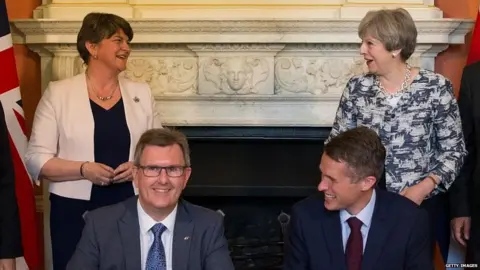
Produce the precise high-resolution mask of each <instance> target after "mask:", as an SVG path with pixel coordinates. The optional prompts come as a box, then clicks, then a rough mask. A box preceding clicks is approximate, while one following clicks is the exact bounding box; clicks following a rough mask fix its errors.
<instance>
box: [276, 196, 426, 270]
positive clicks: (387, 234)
mask: <svg viewBox="0 0 480 270" xmlns="http://www.w3.org/2000/svg"><path fill="white" fill-rule="evenodd" d="M376 193H377V199H376V202H375V208H374V211H373V215H372V222H371V227H370V230H369V232H368V236H367V243H366V246H365V250H364V254H363V261H362V270H385V269H389V270H397V269H398V270H400V269H402V270H433V269H434V267H433V256H432V247H431V244H430V243H431V242H430V241H429V238H430V231H429V221H428V214H427V212H426V211H425V210H424V209H420V208H419V207H418V206H417V205H416V204H415V203H413V202H412V201H410V200H409V199H407V198H405V197H403V196H400V195H398V194H395V193H391V192H387V191H383V190H380V189H377V190H376ZM323 203H324V197H323V193H319V194H318V195H315V196H312V197H309V198H306V199H304V200H302V201H300V202H298V203H297V204H295V205H294V207H293V209H292V216H291V220H290V225H289V229H288V230H287V233H288V235H287V241H286V247H285V252H286V253H285V259H284V270H307V269H308V270H331V269H335V270H347V267H346V260H345V259H346V258H345V252H344V248H343V241H342V231H341V224H340V216H339V211H329V210H327V209H325V207H324V204H323Z"/></svg>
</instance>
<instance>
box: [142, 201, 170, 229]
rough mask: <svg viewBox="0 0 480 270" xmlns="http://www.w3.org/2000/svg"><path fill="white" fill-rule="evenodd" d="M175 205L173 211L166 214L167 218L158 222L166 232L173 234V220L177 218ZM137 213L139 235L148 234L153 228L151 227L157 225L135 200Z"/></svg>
mask: <svg viewBox="0 0 480 270" xmlns="http://www.w3.org/2000/svg"><path fill="white" fill-rule="evenodd" d="M177 207H178V203H177V205H175V208H174V209H173V211H172V212H171V213H170V214H168V216H167V217H166V218H165V219H164V220H162V221H160V222H161V223H162V224H163V226H165V227H167V231H169V232H171V233H173V228H174V227H175V219H176V217H177ZM137 212H138V223H139V225H140V233H141V234H148V232H149V231H150V229H151V228H152V227H153V225H155V224H157V223H159V222H157V221H155V220H154V219H153V218H152V217H150V216H149V215H148V214H147V213H146V212H145V210H143V207H142V205H141V204H140V200H138V199H137Z"/></svg>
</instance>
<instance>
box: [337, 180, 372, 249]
mask: <svg viewBox="0 0 480 270" xmlns="http://www.w3.org/2000/svg"><path fill="white" fill-rule="evenodd" d="M376 197H377V195H376V193H375V189H374V190H373V192H372V197H371V198H370V201H369V202H368V204H367V205H366V206H365V207H364V208H363V209H362V211H360V212H359V213H358V214H357V215H355V217H357V218H358V219H360V221H362V223H363V225H362V228H361V229H360V231H361V232H362V238H363V251H365V246H366V244H367V237H368V231H369V230H370V226H371V224H372V215H373V209H374V208H375V200H376ZM350 217H353V215H350V214H349V213H348V212H347V210H345V209H342V210H340V224H341V225H342V240H343V250H344V251H345V248H346V246H347V241H348V236H350V226H348V222H347V220H348V219H349V218H350Z"/></svg>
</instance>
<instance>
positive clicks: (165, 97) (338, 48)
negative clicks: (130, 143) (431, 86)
mask: <svg viewBox="0 0 480 270" xmlns="http://www.w3.org/2000/svg"><path fill="white" fill-rule="evenodd" d="M97 2H98V3H97ZM225 3H228V4H225ZM398 6H401V7H404V8H406V9H407V10H409V12H410V13H411V14H412V16H413V17H414V18H415V20H416V23H417V27H418V31H419V35H418V47H417V49H416V52H415V54H414V55H413V57H412V59H411V64H412V65H416V66H422V67H425V68H428V69H432V70H433V69H434V61H435V56H436V55H437V54H438V53H439V52H441V51H443V50H444V49H446V48H447V47H448V46H449V45H450V44H461V43H464V37H465V34H466V33H467V32H468V31H470V29H471V27H472V25H473V22H472V21H470V20H462V19H444V18H443V15H442V11H441V10H439V9H438V8H436V7H434V0H257V1H253V0H228V1H227V0H224V1H222V0H209V1H207V0H204V1H200V0H101V1H95V0H44V1H43V5H42V6H40V7H38V8H37V9H36V10H35V12H34V17H35V18H34V19H30V20H14V21H11V26H12V33H13V39H14V43H15V44H26V45H27V46H28V47H29V48H30V49H31V50H33V51H35V52H36V53H38V54H39V55H40V56H41V66H42V89H45V87H46V85H47V84H48V82H49V81H51V80H59V79H63V78H66V77H68V76H72V75H75V74H78V73H79V72H81V71H82V70H83V68H84V67H83V66H82V63H81V61H80V58H79V57H78V55H77V51H76V49H75V41H76V34H77V31H78V29H79V27H80V24H81V19H82V18H83V16H84V15H85V14H86V13H87V12H90V11H92V10H95V11H105V12H112V13H116V14H119V15H121V16H123V17H125V18H128V19H129V21H130V22H131V25H132V27H133V29H134V31H135V37H134V40H133V42H132V49H133V52H132V54H131V57H130V60H129V63H128V68H127V70H126V72H124V73H123V74H122V76H127V77H128V78H131V79H134V80H138V81H144V82H148V83H149V84H150V86H151V88H152V91H153V94H154V96H155V98H156V99H157V106H158V110H159V112H160V114H161V117H162V120H163V123H164V124H165V125H204V126H212V125H219V126H231V125H235V126H237V125H241V126H291V125H295V126H330V125H331V123H332V121H333V117H334V113H335V110H336V108H337V104H338V100H339V98H340V95H341V92H342V90H343V88H344V86H345V84H346V82H347V80H348V79H349V78H350V77H351V76H353V75H354V74H359V73H362V72H364V71H365V66H364V63H363V60H362V58H361V57H360V55H359V52H358V50H359V41H360V40H359V38H358V37H357V26H358V23H359V21H360V19H361V18H362V17H363V16H364V14H365V13H366V12H367V11H368V10H370V9H378V8H382V7H389V8H390V7H398ZM37 201H38V204H39V208H41V209H42V210H43V211H44V217H45V218H44V230H45V231H44V237H45V239H46V242H45V252H46V260H45V262H46V269H51V256H50V243H49V241H48V239H50V235H49V201H48V191H47V185H44V193H43V198H38V200H37Z"/></svg>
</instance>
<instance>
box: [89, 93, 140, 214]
mask: <svg viewBox="0 0 480 270" xmlns="http://www.w3.org/2000/svg"><path fill="white" fill-rule="evenodd" d="M90 107H91V108H92V114H93V119H94V122H95V129H94V138H93V142H94V155H95V162H98V163H103V164H105V165H107V166H110V167H112V168H113V169H114V170H115V169H116V168H117V167H118V166H119V165H120V164H122V163H124V162H127V161H128V160H129V156H130V143H131V141H130V131H129V129H128V126H127V119H126V117H125V109H124V106H123V99H120V100H119V101H118V102H117V103H116V104H115V105H113V107H112V108H110V109H109V110H106V109H104V108H103V107H101V106H100V105H98V104H97V103H95V102H93V101H92V100H90ZM133 195H134V191H133V186H132V182H130V181H128V182H123V183H119V184H111V185H108V186H98V185H93V187H92V194H91V197H90V204H91V205H90V207H89V208H90V209H92V210H93V209H95V208H98V207H102V206H106V205H110V204H115V203H118V202H120V201H123V200H125V199H127V198H129V197H131V196H133Z"/></svg>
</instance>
